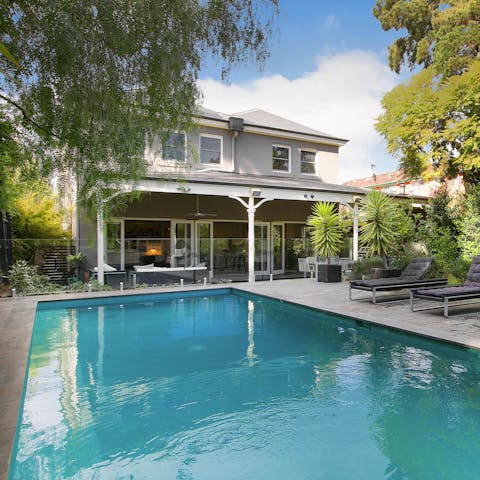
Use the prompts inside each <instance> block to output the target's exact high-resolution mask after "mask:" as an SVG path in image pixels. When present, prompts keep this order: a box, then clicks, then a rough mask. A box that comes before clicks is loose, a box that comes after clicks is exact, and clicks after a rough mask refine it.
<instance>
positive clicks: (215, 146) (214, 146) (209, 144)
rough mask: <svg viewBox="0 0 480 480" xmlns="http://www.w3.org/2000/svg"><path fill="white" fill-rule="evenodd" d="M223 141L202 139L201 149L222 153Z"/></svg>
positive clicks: (208, 138) (209, 138)
mask: <svg viewBox="0 0 480 480" xmlns="http://www.w3.org/2000/svg"><path fill="white" fill-rule="evenodd" d="M220 145H221V141H220V139H219V138H211V137H200V148H201V149H202V150H213V151H215V152H220Z"/></svg>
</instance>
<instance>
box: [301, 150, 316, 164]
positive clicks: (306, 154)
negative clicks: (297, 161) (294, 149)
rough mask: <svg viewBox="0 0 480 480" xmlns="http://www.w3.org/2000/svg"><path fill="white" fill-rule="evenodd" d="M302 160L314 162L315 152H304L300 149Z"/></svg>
mask: <svg viewBox="0 0 480 480" xmlns="http://www.w3.org/2000/svg"><path fill="white" fill-rule="evenodd" d="M302 162H310V163H315V152H306V151H305V150H302Z"/></svg>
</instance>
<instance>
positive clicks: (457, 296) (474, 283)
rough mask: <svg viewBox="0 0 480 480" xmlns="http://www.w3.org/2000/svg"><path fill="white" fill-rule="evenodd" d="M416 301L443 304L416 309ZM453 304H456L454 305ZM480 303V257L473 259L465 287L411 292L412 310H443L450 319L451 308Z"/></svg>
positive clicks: (424, 289)
mask: <svg viewBox="0 0 480 480" xmlns="http://www.w3.org/2000/svg"><path fill="white" fill-rule="evenodd" d="M414 300H430V301H433V302H441V303H442V305H440V306H437V307H424V308H417V309H415V308H414ZM451 302H455V303H454V304H453V305H452V303H451ZM479 302H480V256H477V257H473V260H472V265H471V266H470V270H469V271H468V274H467V280H466V282H465V283H464V284H463V285H453V286H450V287H442V288H418V289H413V290H411V291H410V310H411V311H412V312H421V311H423V310H434V309H436V308H443V316H444V317H446V318H448V308H449V307H450V306H459V305H470V304H473V303H479Z"/></svg>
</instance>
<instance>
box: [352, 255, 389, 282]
mask: <svg viewBox="0 0 480 480" xmlns="http://www.w3.org/2000/svg"><path fill="white" fill-rule="evenodd" d="M383 266H384V264H383V260H382V259H381V258H379V257H372V258H365V259H364V260H358V261H356V262H353V263H352V273H353V276H354V278H361V277H362V276H363V275H366V276H370V275H371V273H372V268H381V267H383Z"/></svg>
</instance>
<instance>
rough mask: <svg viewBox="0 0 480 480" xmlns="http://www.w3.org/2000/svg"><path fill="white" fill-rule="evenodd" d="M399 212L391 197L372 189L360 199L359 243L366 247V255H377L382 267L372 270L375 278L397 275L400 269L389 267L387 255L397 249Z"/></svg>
mask: <svg viewBox="0 0 480 480" xmlns="http://www.w3.org/2000/svg"><path fill="white" fill-rule="evenodd" d="M398 218H399V212H398V208H397V205H396V204H395V202H394V200H393V198H392V197H390V196H389V195H385V194H384V193H382V192H380V191H378V190H373V191H371V192H370V193H369V194H368V195H366V196H365V198H364V199H363V201H362V205H361V210H360V225H361V226H360V236H359V241H360V244H361V245H362V246H364V247H366V248H367V249H368V256H369V257H374V256H379V257H380V258H381V259H382V260H383V265H384V268H383V269H377V271H376V272H372V273H373V275H374V277H375V278H379V277H388V276H398V275H399V274H400V273H401V271H391V269H389V264H388V257H389V255H391V254H392V253H394V252H395V251H397V250H398V240H399V237H400V233H399V229H398V228H397V227H398Z"/></svg>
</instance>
